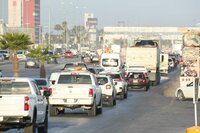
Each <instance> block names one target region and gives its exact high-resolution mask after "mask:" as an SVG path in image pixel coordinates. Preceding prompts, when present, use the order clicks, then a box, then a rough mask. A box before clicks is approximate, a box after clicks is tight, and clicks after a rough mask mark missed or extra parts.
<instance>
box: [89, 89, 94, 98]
mask: <svg viewBox="0 0 200 133" xmlns="http://www.w3.org/2000/svg"><path fill="white" fill-rule="evenodd" d="M89 97H93V89H89Z"/></svg>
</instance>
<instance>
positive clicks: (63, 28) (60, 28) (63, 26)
mask: <svg viewBox="0 0 200 133" xmlns="http://www.w3.org/2000/svg"><path fill="white" fill-rule="evenodd" d="M54 29H55V30H56V31H63V33H62V35H63V37H62V38H63V42H64V43H65V44H67V42H68V40H67V35H68V34H69V29H68V26H67V22H66V21H64V22H62V24H57V25H55V27H54Z"/></svg>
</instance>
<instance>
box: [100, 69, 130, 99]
mask: <svg viewBox="0 0 200 133" xmlns="http://www.w3.org/2000/svg"><path fill="white" fill-rule="evenodd" d="M99 74H100V75H102V74H103V75H110V76H111V78H112V80H113V82H114V83H115V88H116V91H117V95H120V98H121V99H125V98H127V96H128V94H127V93H128V91H127V82H126V81H125V79H124V76H123V74H122V72H121V71H115V70H105V71H102V72H100V73H99Z"/></svg>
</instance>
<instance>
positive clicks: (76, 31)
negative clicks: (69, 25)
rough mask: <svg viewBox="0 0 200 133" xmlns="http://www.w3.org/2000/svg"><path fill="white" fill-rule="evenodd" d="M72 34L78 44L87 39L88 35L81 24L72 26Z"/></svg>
mask: <svg viewBox="0 0 200 133" xmlns="http://www.w3.org/2000/svg"><path fill="white" fill-rule="evenodd" d="M72 34H73V35H74V37H75V40H76V42H77V43H78V44H81V43H82V42H83V41H88V39H89V36H88V33H87V32H86V30H85V27H84V26H82V25H78V26H74V28H73V29H72Z"/></svg>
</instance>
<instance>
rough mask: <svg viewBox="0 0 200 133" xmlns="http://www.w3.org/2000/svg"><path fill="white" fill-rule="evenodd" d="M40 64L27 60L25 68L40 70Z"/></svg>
mask: <svg viewBox="0 0 200 133" xmlns="http://www.w3.org/2000/svg"><path fill="white" fill-rule="evenodd" d="M39 67H40V64H39V62H38V61H36V60H34V59H27V60H26V61H25V68H39Z"/></svg>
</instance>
